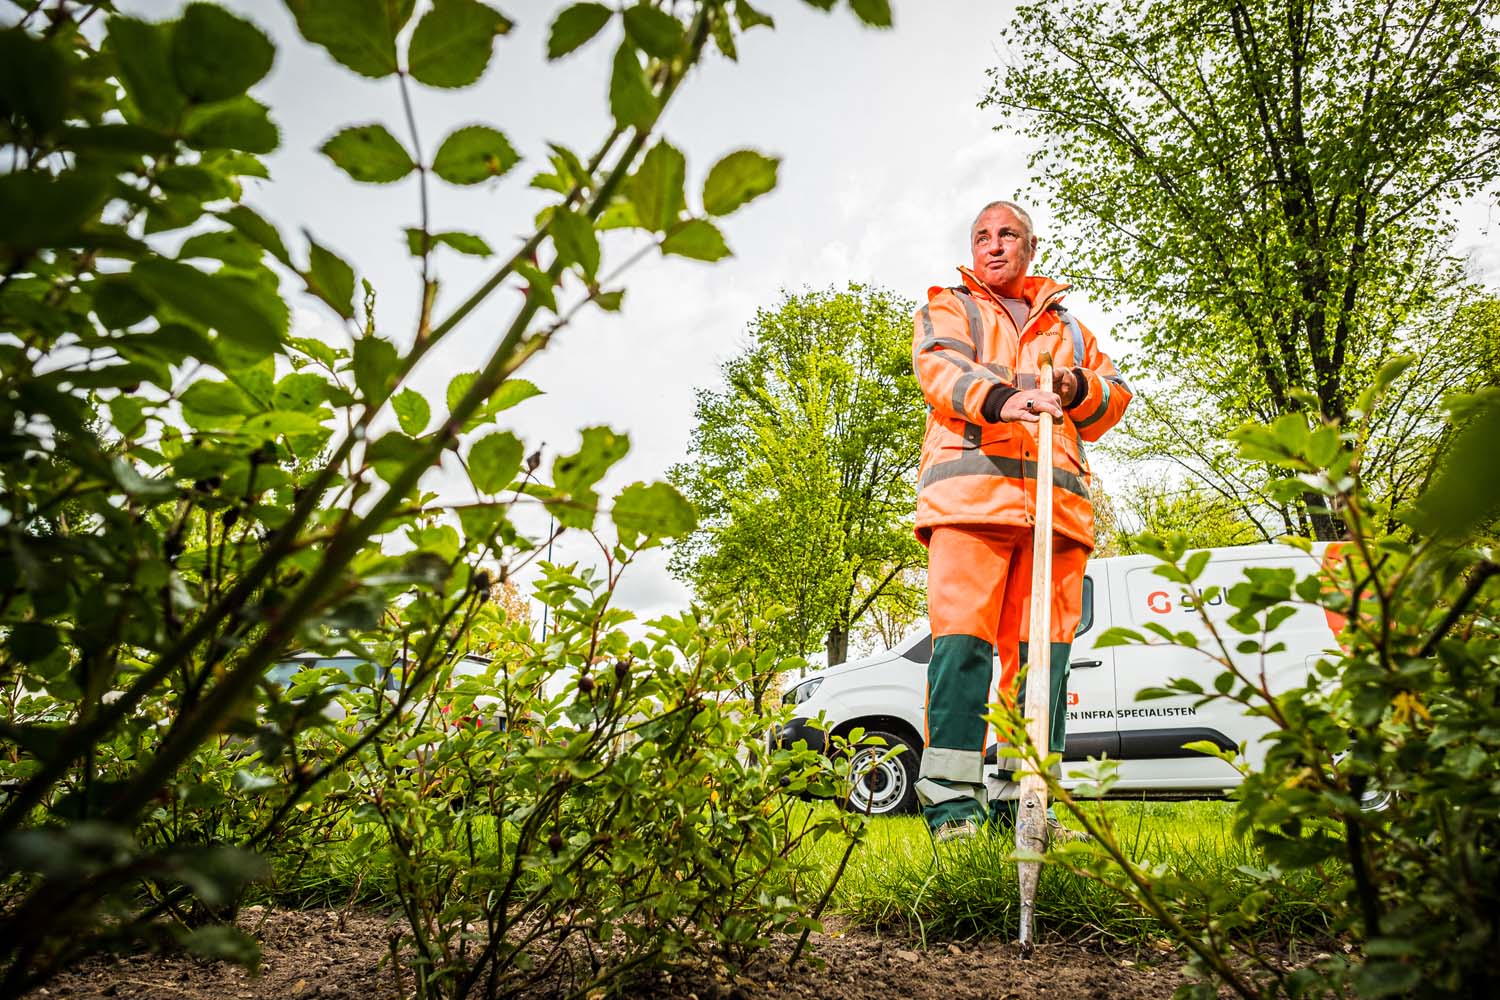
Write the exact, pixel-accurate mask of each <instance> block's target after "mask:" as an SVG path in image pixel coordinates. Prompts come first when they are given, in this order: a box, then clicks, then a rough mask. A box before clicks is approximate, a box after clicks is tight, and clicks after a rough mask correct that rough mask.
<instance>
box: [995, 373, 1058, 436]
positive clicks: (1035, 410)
mask: <svg viewBox="0 0 1500 1000" xmlns="http://www.w3.org/2000/svg"><path fill="white" fill-rule="evenodd" d="M1070 374H1071V373H1070ZM1043 413H1050V414H1052V416H1054V417H1056V418H1057V419H1058V420H1061V419H1062V415H1063V409H1062V400H1061V399H1059V398H1058V395H1057V393H1055V392H1043V391H1042V390H1040V389H1021V390H1020V391H1018V392H1017V393H1016V394H1015V395H1013V396H1011V397H1010V398H1009V399H1007V400H1006V401H1005V405H1004V406H1003V407H1001V409H1000V419H1001V420H1002V421H1010V420H1019V421H1022V422H1024V423H1028V424H1034V423H1037V422H1038V421H1039V420H1041V419H1042V414H1043Z"/></svg>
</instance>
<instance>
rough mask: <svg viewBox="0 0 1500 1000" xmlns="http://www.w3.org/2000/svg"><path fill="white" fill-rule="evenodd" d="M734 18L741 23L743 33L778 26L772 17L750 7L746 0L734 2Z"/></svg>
mask: <svg viewBox="0 0 1500 1000" xmlns="http://www.w3.org/2000/svg"><path fill="white" fill-rule="evenodd" d="M734 17H735V20H736V21H738V22H739V23H740V30H741V31H748V30H750V29H751V28H757V27H766V28H774V27H775V26H776V22H775V21H773V20H771V15H769V14H763V13H761V12H760V11H758V10H756V9H755V8H754V7H752V6H750V4H749V3H747V2H746V0H734Z"/></svg>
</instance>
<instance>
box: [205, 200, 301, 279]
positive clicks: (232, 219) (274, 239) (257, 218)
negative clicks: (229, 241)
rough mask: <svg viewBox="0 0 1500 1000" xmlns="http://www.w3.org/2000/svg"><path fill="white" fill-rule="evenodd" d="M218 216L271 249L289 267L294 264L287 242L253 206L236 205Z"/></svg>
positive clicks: (272, 253) (272, 254)
mask: <svg viewBox="0 0 1500 1000" xmlns="http://www.w3.org/2000/svg"><path fill="white" fill-rule="evenodd" d="M218 216H219V218H221V219H223V220H224V221H225V222H227V223H229V224H230V225H231V226H233V227H234V228H235V229H237V230H239V231H240V232H242V233H244V234H245V235H246V236H248V237H250V239H252V240H254V241H255V242H256V243H258V244H260V245H261V246H262V247H264V248H265V249H266V250H268V251H270V253H271V256H272V257H275V258H276V259H277V260H279V261H281V262H282V263H283V264H285V265H287V266H288V267H291V266H292V255H291V254H289V253H287V249H286V244H285V243H283V242H282V241H281V234H280V233H278V232H277V231H276V227H275V226H273V225H271V223H269V222H267V221H266V220H265V219H264V218H263V217H262V216H261V215H260V213H258V212H256V211H255V210H254V209H253V208H250V207H249V206H246V205H236V206H234V207H233V208H230V209H226V210H225V211H223V212H219V213H218Z"/></svg>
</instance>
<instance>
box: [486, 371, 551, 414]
mask: <svg viewBox="0 0 1500 1000" xmlns="http://www.w3.org/2000/svg"><path fill="white" fill-rule="evenodd" d="M541 394H542V390H540V389H538V388H537V387H536V383H534V382H528V381H527V380H526V379H524V378H508V379H506V380H505V381H504V382H501V383H500V388H498V389H496V390H495V394H494V395H493V396H491V397H490V399H489V402H487V403H485V405H484V409H485V412H487V413H489V414H495V413H499V412H501V411H502V410H508V409H510V408H511V407H512V406H515V405H516V404H518V403H524V402H525V401H526V400H528V399H530V398H531V397H533V396H540V395H541Z"/></svg>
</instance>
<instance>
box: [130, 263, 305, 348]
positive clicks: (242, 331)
mask: <svg viewBox="0 0 1500 1000" xmlns="http://www.w3.org/2000/svg"><path fill="white" fill-rule="evenodd" d="M131 274H132V275H133V276H134V277H135V279H136V283H137V286H138V287H140V288H142V289H143V290H144V291H146V292H147V293H148V294H150V295H153V296H154V297H155V298H156V299H157V300H158V301H160V302H162V303H164V304H165V305H168V306H171V307H172V308H173V309H175V310H177V311H178V312H180V313H182V314H183V315H184V316H187V317H188V318H189V319H193V320H196V321H197V322H199V323H202V324H203V325H204V326H206V327H210V328H212V329H214V330H217V331H218V332H219V334H220V335H221V336H223V337H226V338H228V339H229V340H231V341H233V342H234V343H235V344H236V345H238V346H239V347H241V348H244V349H245V350H247V351H250V352H252V353H254V354H256V355H261V354H270V353H272V352H273V351H275V350H276V348H277V347H278V346H279V345H280V344H281V338H282V337H284V336H285V335H286V331H287V322H288V312H287V307H286V303H284V302H282V301H281V299H280V297H279V296H278V295H277V294H276V290H275V289H274V288H270V287H268V286H266V285H264V284H261V283H260V282H258V281H255V280H253V279H251V278H246V277H242V276H240V275H232V274H231V275H221V274H205V273H203V272H202V271H200V270H198V269H197V268H195V267H190V266H188V265H187V264H182V263H179V262H177V261H172V260H160V259H156V260H143V261H141V262H140V263H138V264H136V266H135V269H134V270H133V271H132V272H131Z"/></svg>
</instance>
